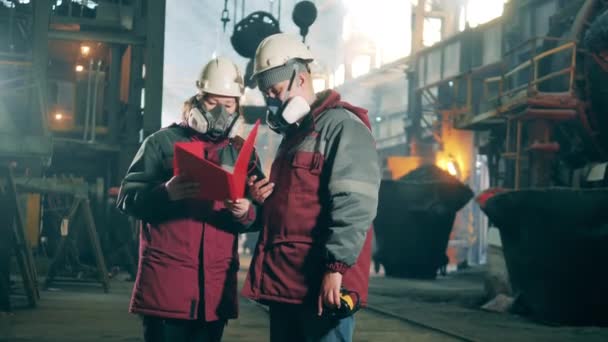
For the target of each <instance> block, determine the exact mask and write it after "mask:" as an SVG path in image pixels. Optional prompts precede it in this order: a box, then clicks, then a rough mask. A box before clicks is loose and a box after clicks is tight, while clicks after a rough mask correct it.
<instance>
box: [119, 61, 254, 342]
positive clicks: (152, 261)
mask: <svg viewBox="0 0 608 342" xmlns="http://www.w3.org/2000/svg"><path fill="white" fill-rule="evenodd" d="M196 85H197V88H198V93H197V94H196V95H195V96H193V97H192V98H191V99H190V100H189V101H187V106H185V108H186V109H187V110H186V111H185V112H184V113H183V117H182V122H181V123H180V124H174V125H172V126H170V127H168V128H164V129H161V130H160V131H158V132H156V133H154V134H152V135H151V136H149V137H148V138H146V139H145V141H144V142H143V144H142V146H141V148H140V149H139V151H138V153H137V155H136V156H135V159H134V160H133V163H132V164H131V166H130V168H129V170H128V172H127V175H126V177H125V178H124V180H123V182H122V186H121V190H120V194H119V197H118V200H117V206H118V208H119V209H120V210H122V211H123V212H125V213H127V214H129V215H131V216H134V217H135V218H137V219H140V220H141V221H142V222H143V225H142V230H141V235H140V260H139V269H138V273H137V279H136V281H135V285H134V289H133V296H132V298H131V305H130V312H132V313H136V314H140V315H141V316H143V325H144V340H145V341H220V340H221V338H222V334H223V330H224V326H225V325H226V322H227V320H229V319H234V318H236V316H237V302H238V298H237V293H236V289H237V272H238V269H239V266H238V265H239V261H238V253H237V234H238V233H240V232H245V231H247V230H248V229H249V228H250V227H251V225H252V223H253V222H254V220H255V218H256V207H255V206H254V205H252V204H251V201H250V200H249V199H247V198H243V199H237V200H235V201H229V200H226V201H219V202H218V201H205V200H200V199H196V197H198V196H199V194H200V192H202V191H205V184H195V183H193V182H191V181H189V180H188V179H186V178H184V176H183V175H177V176H173V169H172V167H173V163H172V161H173V153H174V152H173V151H174V144H175V143H177V142H188V141H198V142H202V143H203V148H202V149H203V150H202V151H201V155H203V156H205V158H206V159H207V160H209V161H211V162H213V163H215V164H216V165H218V166H222V167H231V166H234V164H235V162H236V159H237V156H238V154H239V150H240V148H241V147H242V144H243V139H241V138H240V137H238V136H235V135H234V133H233V132H234V130H235V126H236V123H237V122H238V120H239V98H240V97H241V96H242V94H243V79H242V77H241V74H240V72H239V70H238V68H237V66H236V65H235V64H234V63H232V62H231V61H230V60H228V59H226V58H216V59H213V60H212V61H210V62H209V63H208V64H207V65H206V66H205V68H204V69H203V71H202V72H201V74H200V77H199V79H198V81H197V82H196ZM260 170H261V167H260V164H259V162H258V159H257V155H256V154H255V152H254V153H253V156H252V158H251V161H250V163H249V170H248V171H249V172H248V173H249V175H253V174H257V175H258V177H263V174H262V173H261V171H260ZM213 181H214V180H213V179H209V182H213Z"/></svg>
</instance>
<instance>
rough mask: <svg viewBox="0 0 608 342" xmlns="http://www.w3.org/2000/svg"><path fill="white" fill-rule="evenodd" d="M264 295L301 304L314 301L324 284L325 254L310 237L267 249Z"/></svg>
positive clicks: (276, 242) (275, 244)
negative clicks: (323, 256)
mask: <svg viewBox="0 0 608 342" xmlns="http://www.w3.org/2000/svg"><path fill="white" fill-rule="evenodd" d="M264 259H265V260H264V263H263V265H264V266H263V274H264V276H263V278H262V285H261V287H262V293H265V294H268V295H271V296H275V297H280V298H285V299H290V300H298V301H306V300H311V299H313V298H314V297H315V296H316V295H317V294H318V288H319V286H320V285H321V275H322V274H321V272H322V269H323V268H322V267H321V266H322V263H321V260H322V259H321V253H320V249H319V248H317V247H316V246H315V245H313V243H312V242H311V241H310V239H309V238H302V239H297V238H295V237H294V238H290V239H286V240H281V241H277V240H275V241H274V242H272V243H270V244H269V245H267V246H266V252H265V255H264Z"/></svg>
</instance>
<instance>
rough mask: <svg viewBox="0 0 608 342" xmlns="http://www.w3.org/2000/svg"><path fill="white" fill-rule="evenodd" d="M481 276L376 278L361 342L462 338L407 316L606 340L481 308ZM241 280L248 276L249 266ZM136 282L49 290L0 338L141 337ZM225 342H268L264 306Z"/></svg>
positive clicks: (360, 326)
mask: <svg viewBox="0 0 608 342" xmlns="http://www.w3.org/2000/svg"><path fill="white" fill-rule="evenodd" d="M479 275H480V273H479V272H472V273H471V272H469V273H464V274H459V275H457V276H448V277H442V278H439V279H438V280H437V281H434V282H428V281H413V280H403V279H388V278H384V277H373V278H372V280H371V283H370V305H371V306H372V309H373V310H364V311H361V312H360V313H358V314H357V323H356V333H355V341H360V342H367V341H369V342H371V341H422V342H440V341H458V340H459V339H457V338H453V337H450V336H448V335H445V334H442V333H441V332H437V331H432V330H428V329H426V328H424V327H421V326H419V325H416V324H412V323H409V322H408V321H407V320H404V318H405V319H411V320H414V321H415V322H417V323H419V324H423V325H428V326H433V327H438V328H440V329H443V330H446V331H449V332H451V333H455V334H458V335H461V336H464V337H465V338H466V339H468V340H472V341H534V342H539V341H575V342H576V341H585V342H587V341H608V329H600V328H569V327H565V328H555V327H548V326H544V325H539V324H536V323H533V322H531V321H529V320H527V319H525V318H521V317H517V316H513V315H507V314H495V313H488V312H483V311H480V310H478V309H476V308H477V307H478V302H479V301H480V300H481V297H482V295H483V288H482V286H481V282H480V277H479ZM239 278H240V279H241V281H242V280H243V278H244V272H243V271H242V272H241V273H240V276H239ZM57 286H59V285H57ZM131 286H132V283H131V282H127V281H120V280H116V279H115V280H113V281H112V288H111V291H110V293H109V294H104V293H103V291H102V290H101V288H100V287H98V286H83V285H79V286H77V287H76V286H72V287H62V288H61V290H57V289H55V290H51V291H48V290H47V291H43V292H42V293H41V296H42V300H41V301H40V305H39V307H38V308H36V309H33V310H32V309H21V310H16V311H15V314H14V315H13V316H10V317H0V341H36V342H38V341H40V342H50V341H74V342H75V341H91V342H98V341H99V342H102V341H141V337H140V335H141V329H140V322H139V319H138V318H137V317H136V316H133V315H130V314H128V313H127V306H128V302H129V296H130V292H131ZM378 309H380V311H378ZM387 313H388V314H389V315H390V316H387V315H386V314H387ZM224 341H251V342H253V341H268V320H267V312H266V310H265V308H264V307H262V306H259V305H257V304H254V303H252V302H250V301H248V300H246V299H241V307H240V318H239V319H238V320H235V321H231V322H230V323H229V325H228V327H227V328H226V331H225V338H224Z"/></svg>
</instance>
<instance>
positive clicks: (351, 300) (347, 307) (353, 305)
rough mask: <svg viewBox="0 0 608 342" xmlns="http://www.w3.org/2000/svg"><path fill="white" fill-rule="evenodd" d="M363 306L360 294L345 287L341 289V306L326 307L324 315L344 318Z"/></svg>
mask: <svg viewBox="0 0 608 342" xmlns="http://www.w3.org/2000/svg"><path fill="white" fill-rule="evenodd" d="M360 308H361V303H360V299H359V294H358V293H357V292H355V291H349V290H347V289H345V288H341V289H340V307H339V308H326V309H324V310H323V315H324V316H325V317H327V318H333V319H342V318H346V317H349V316H352V315H354V314H355V312H357V311H359V309H360Z"/></svg>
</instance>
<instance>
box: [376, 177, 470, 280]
mask: <svg viewBox="0 0 608 342" xmlns="http://www.w3.org/2000/svg"><path fill="white" fill-rule="evenodd" d="M413 172H416V171H413ZM404 178H405V179H407V176H406V177H404ZM472 196H473V192H472V191H471V189H470V188H469V187H468V186H466V185H464V184H462V183H460V182H459V181H457V180H456V179H454V178H452V179H445V178H444V179H435V180H424V181H418V182H415V181H407V180H398V181H392V180H385V181H382V184H381V185H380V197H379V199H380V203H379V206H378V215H377V217H376V220H375V222H374V229H375V236H376V243H377V252H376V255H375V256H374V259H375V260H376V261H378V262H380V263H382V265H384V269H385V271H386V275H387V276H393V277H403V278H420V279H434V278H435V277H436V275H437V271H438V270H439V269H440V268H441V267H443V266H445V265H446V264H447V261H448V259H447V256H446V254H445V253H446V249H447V244H448V240H449V236H450V232H451V231H452V226H453V224H454V218H455V216H456V212H457V211H458V210H460V209H461V208H462V207H463V206H464V205H465V204H466V203H467V202H468V201H469V199H471V197H472Z"/></svg>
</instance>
